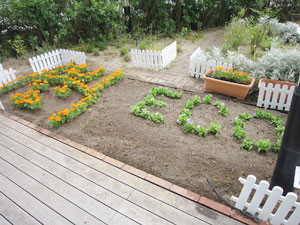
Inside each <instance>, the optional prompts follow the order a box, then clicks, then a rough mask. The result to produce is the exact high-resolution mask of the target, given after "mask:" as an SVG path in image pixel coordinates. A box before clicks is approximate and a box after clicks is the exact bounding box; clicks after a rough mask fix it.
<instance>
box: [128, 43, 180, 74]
mask: <svg viewBox="0 0 300 225" xmlns="http://www.w3.org/2000/svg"><path fill="white" fill-rule="evenodd" d="M130 55H131V63H132V64H133V65H134V66H136V67H145V68H154V69H156V70H159V69H163V68H165V67H166V66H167V65H168V64H169V63H170V62H172V61H173V60H174V59H175V58H176V56H177V44H176V41H174V42H173V43H172V44H170V45H169V46H167V47H165V48H164V49H163V50H161V51H152V50H146V51H145V50H140V49H131V51H130Z"/></svg>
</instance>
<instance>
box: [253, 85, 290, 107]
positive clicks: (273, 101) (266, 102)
mask: <svg viewBox="0 0 300 225" xmlns="http://www.w3.org/2000/svg"><path fill="white" fill-rule="evenodd" d="M294 89H295V86H292V87H290V88H289V87H288V86H287V85H283V86H281V85H280V84H276V85H274V84H272V83H269V84H268V85H266V83H265V82H262V83H261V85H260V88H259V94H258V99H257V106H258V107H264V108H266V109H267V108H271V109H276V108H277V109H278V110H283V109H284V110H285V111H289V110H290V106H291V102H292V98H293V93H294Z"/></svg>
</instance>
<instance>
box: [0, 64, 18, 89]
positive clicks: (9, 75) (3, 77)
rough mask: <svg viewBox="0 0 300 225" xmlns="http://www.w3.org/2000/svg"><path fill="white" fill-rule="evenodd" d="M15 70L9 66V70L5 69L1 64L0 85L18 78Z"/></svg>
mask: <svg viewBox="0 0 300 225" xmlns="http://www.w3.org/2000/svg"><path fill="white" fill-rule="evenodd" d="M15 72H16V71H15V70H13V69H12V68H8V70H6V69H3V66H2V65H1V64H0V86H3V84H7V83H8V82H12V81H13V80H15V79H17V78H16V75H15Z"/></svg>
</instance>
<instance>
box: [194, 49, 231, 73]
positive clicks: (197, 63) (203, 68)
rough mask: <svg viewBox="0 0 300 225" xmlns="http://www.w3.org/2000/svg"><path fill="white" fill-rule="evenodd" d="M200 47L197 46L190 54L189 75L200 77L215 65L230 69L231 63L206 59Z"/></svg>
mask: <svg viewBox="0 0 300 225" xmlns="http://www.w3.org/2000/svg"><path fill="white" fill-rule="evenodd" d="M202 56H204V53H203V51H202V50H201V48H200V47H199V48H197V49H196V51H194V52H193V54H192V55H191V56H190V65H189V75H190V76H192V77H195V78H202V77H203V75H204V74H205V73H206V72H207V71H209V70H212V69H214V68H216V67H224V68H230V69H232V64H227V63H223V62H217V61H215V60H206V59H205V57H202Z"/></svg>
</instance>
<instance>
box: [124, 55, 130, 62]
mask: <svg viewBox="0 0 300 225" xmlns="http://www.w3.org/2000/svg"><path fill="white" fill-rule="evenodd" d="M123 59H124V61H125V62H130V60H131V58H130V56H129V55H128V54H126V55H124V56H123Z"/></svg>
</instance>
